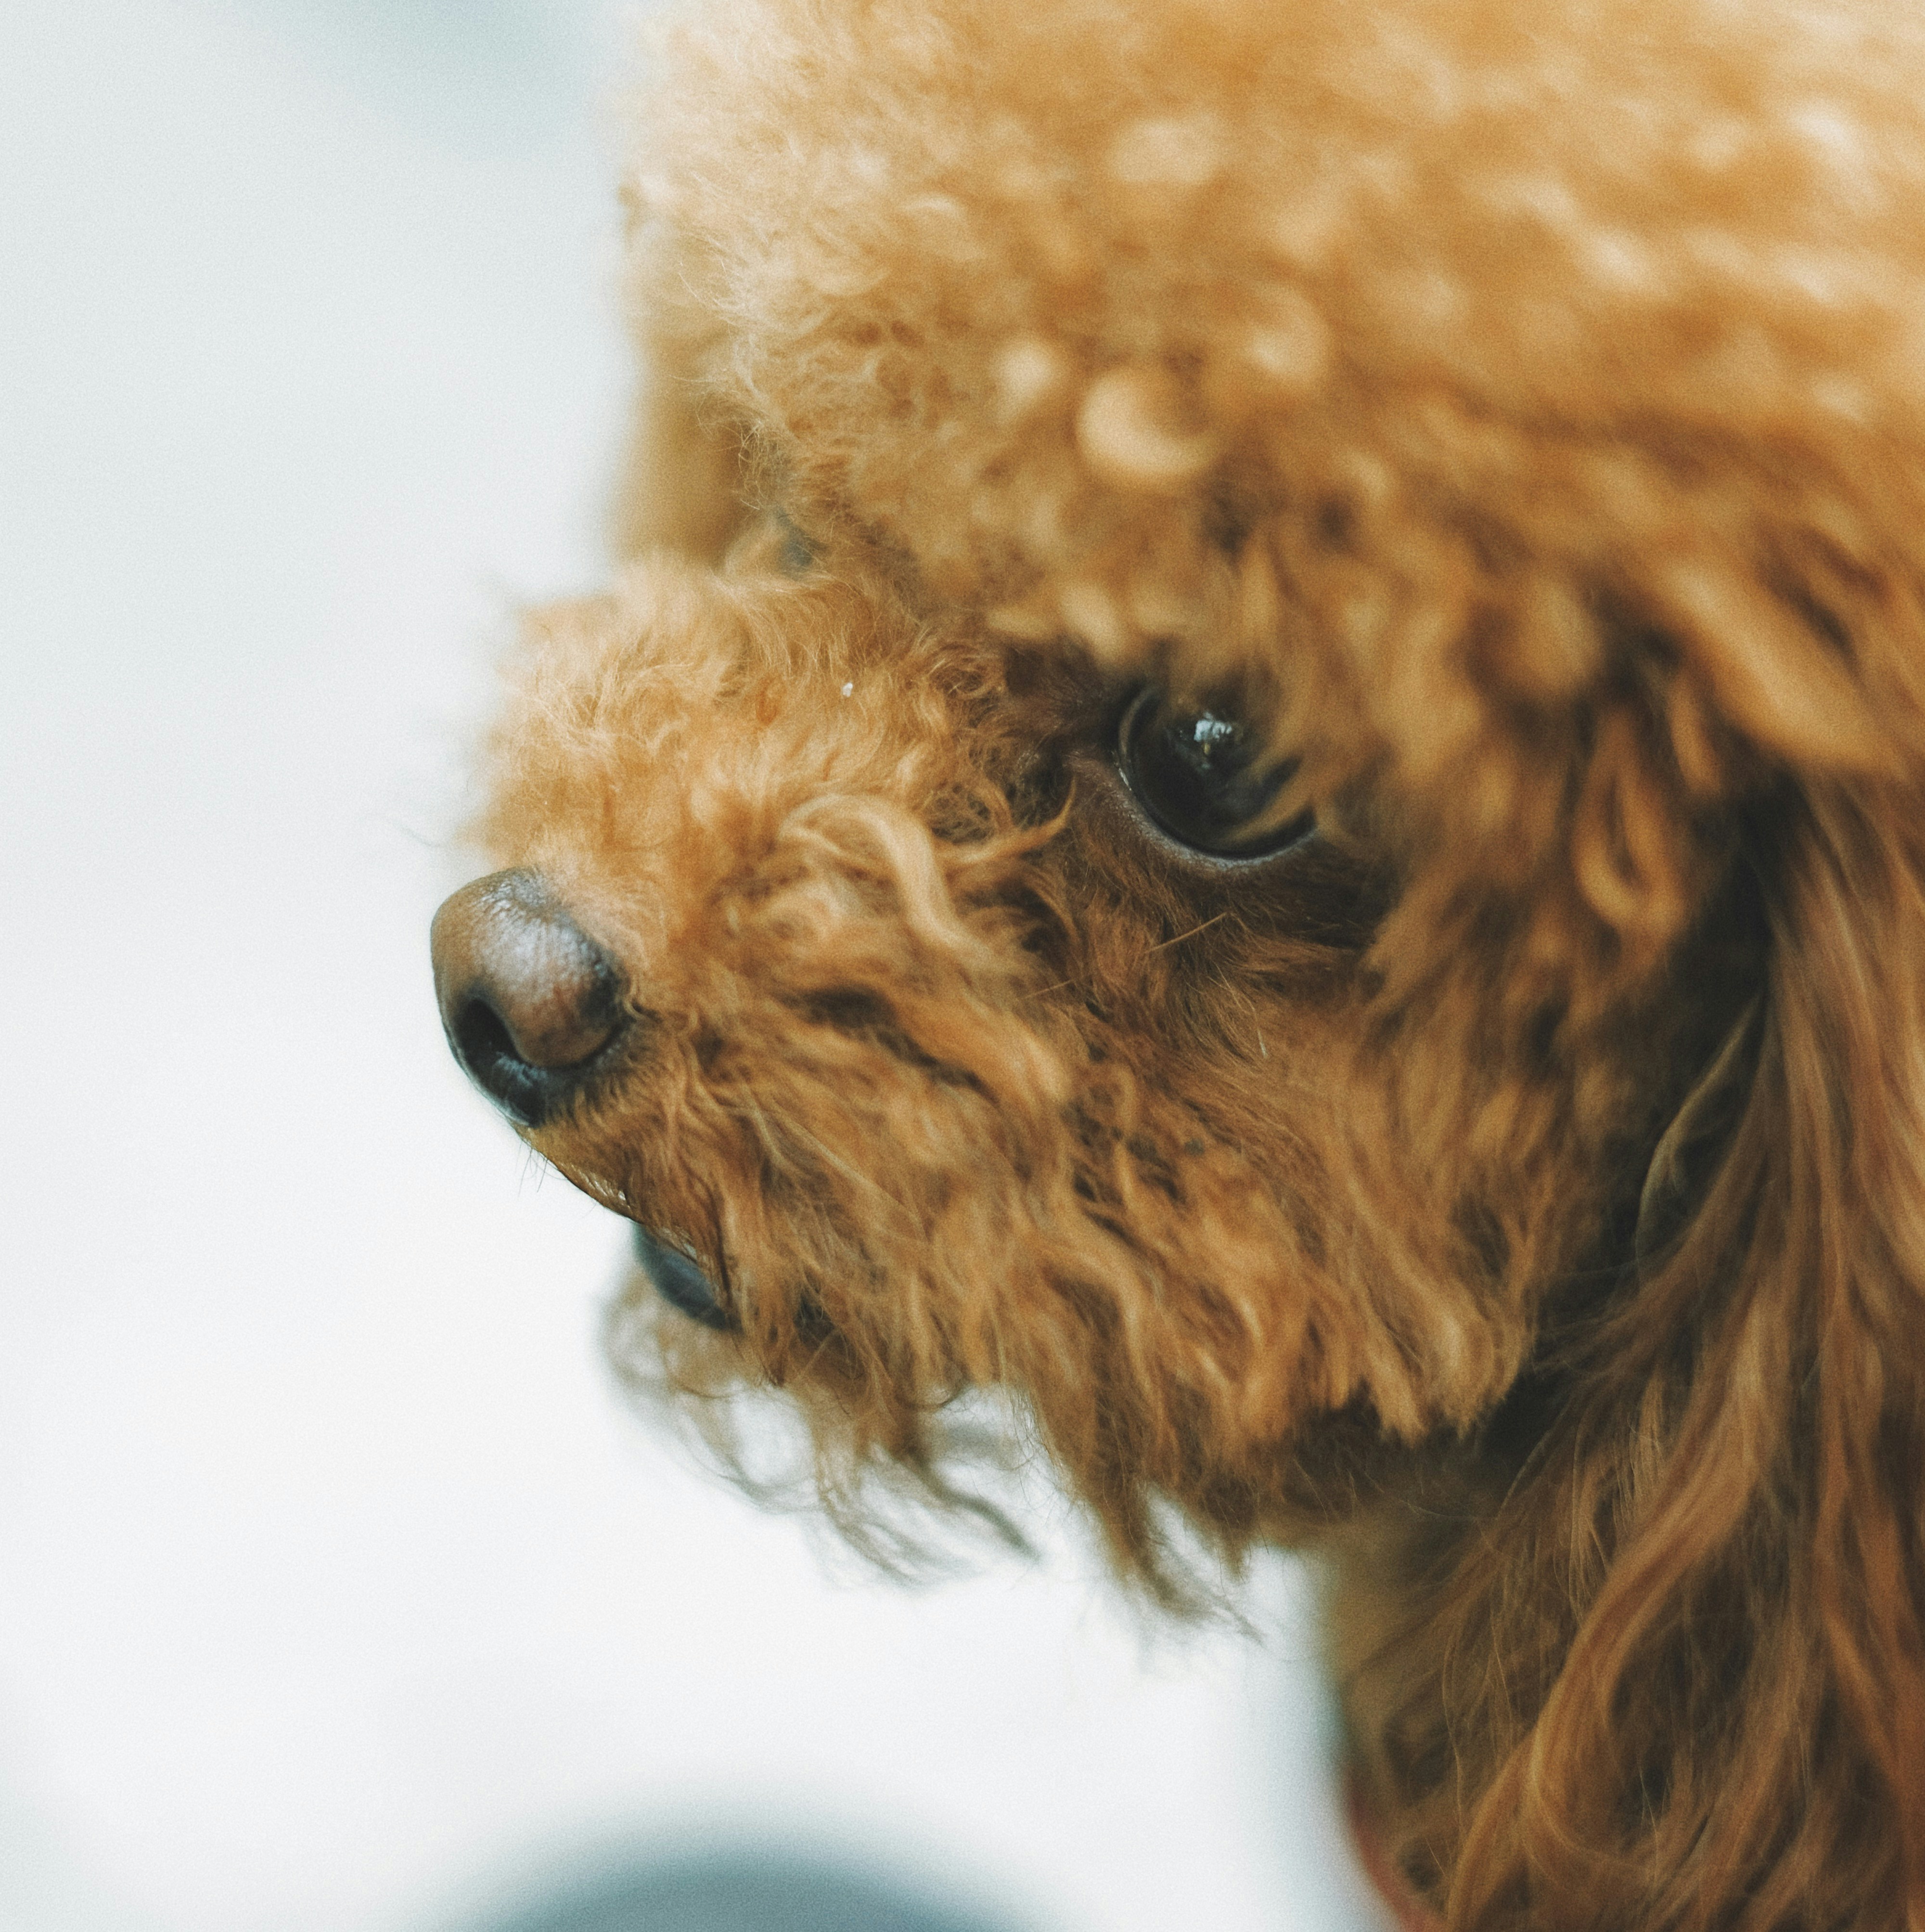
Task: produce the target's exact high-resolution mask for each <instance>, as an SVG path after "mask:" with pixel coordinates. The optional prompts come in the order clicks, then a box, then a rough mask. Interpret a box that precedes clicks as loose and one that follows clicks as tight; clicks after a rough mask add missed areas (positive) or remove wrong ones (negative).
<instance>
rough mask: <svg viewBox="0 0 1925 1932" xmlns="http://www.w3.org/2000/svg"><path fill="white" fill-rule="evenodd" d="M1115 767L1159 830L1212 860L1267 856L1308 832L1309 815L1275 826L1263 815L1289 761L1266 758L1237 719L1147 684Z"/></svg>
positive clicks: (1127, 723)
mask: <svg viewBox="0 0 1925 1932" xmlns="http://www.w3.org/2000/svg"><path fill="white" fill-rule="evenodd" d="M1296 769H1297V765H1296V761H1295V760H1294V759H1289V758H1283V759H1276V758H1272V757H1270V756H1268V755H1267V751H1266V750H1265V748H1264V745H1263V744H1262V742H1261V740H1260V739H1258V738H1257V737H1256V736H1255V735H1254V734H1253V733H1252V732H1251V730H1250V729H1249V727H1248V726H1247V725H1246V724H1243V723H1242V722H1241V721H1240V720H1239V719H1237V718H1234V717H1232V716H1230V715H1227V714H1226V713H1224V712H1215V711H1196V710H1187V709H1184V708H1183V706H1180V705H1178V704H1173V703H1171V702H1170V701H1169V700H1168V699H1166V698H1165V697H1164V695H1163V694H1162V692H1161V691H1159V690H1157V689H1156V687H1155V686H1154V685H1146V686H1145V687H1144V688H1143V689H1142V690H1141V691H1138V693H1137V694H1136V695H1135V697H1133V698H1132V700H1130V703H1129V706H1128V708H1127V709H1126V710H1125V711H1124V712H1123V721H1122V723H1121V724H1120V725H1119V726H1118V727H1117V770H1118V771H1120V772H1121V773H1122V774H1123V782H1124V784H1126V785H1128V786H1129V789H1130V790H1131V792H1132V793H1133V794H1134V795H1135V798H1136V799H1137V802H1138V803H1139V804H1140V805H1141V806H1142V807H1143V809H1144V811H1146V812H1147V814H1149V815H1150V817H1151V818H1152V819H1153V820H1154V821H1155V822H1156V824H1157V825H1158V826H1159V827H1160V828H1161V829H1162V830H1163V831H1165V832H1168V834H1169V835H1170V836H1171V838H1174V839H1175V840H1176V841H1177V843H1178V844H1181V845H1187V846H1189V847H1190V848H1191V849H1192V850H1193V851H1197V852H1205V853H1209V854H1210V856H1212V857H1213V858H1219V859H1267V858H1269V857H1270V856H1271V855H1272V854H1273V853H1278V852H1281V851H1282V850H1285V848H1286V847H1289V846H1292V845H1296V844H1301V843H1302V841H1303V840H1304V839H1306V838H1309V835H1310V834H1311V832H1312V831H1314V830H1315V828H1316V818H1315V814H1312V813H1310V812H1308V811H1301V812H1299V813H1298V814H1297V815H1296V817H1294V818H1289V819H1285V820H1282V821H1281V822H1278V821H1277V820H1276V818H1275V815H1274V814H1273V811H1271V807H1272V806H1273V805H1274V804H1275V802H1276V797H1277V794H1278V793H1279V792H1281V791H1282V789H1283V787H1285V785H1286V784H1288V783H1289V781H1290V778H1291V774H1292V773H1293V772H1295V770H1296Z"/></svg>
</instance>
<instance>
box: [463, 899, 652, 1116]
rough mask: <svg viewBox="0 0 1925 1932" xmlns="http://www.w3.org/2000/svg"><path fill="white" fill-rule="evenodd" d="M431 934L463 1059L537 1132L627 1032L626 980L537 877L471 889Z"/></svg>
mask: <svg viewBox="0 0 1925 1932" xmlns="http://www.w3.org/2000/svg"><path fill="white" fill-rule="evenodd" d="M432 938H433V952H434V977H435V990H436V995H437V996H438V997H439V1001H440V1005H441V1019H442V1026H443V1028H445V1031H446V1032H447V1034H448V1045H449V1046H450V1047H451V1049H453V1050H454V1057H455V1058H456V1059H457V1060H458V1061H460V1063H461V1064H462V1066H463V1067H464V1068H465V1069H466V1071H467V1073H468V1074H469V1077H470V1078H471V1079H472V1080H473V1081H474V1082H475V1084H476V1085H478V1087H480V1088H481V1089H482V1090H483V1091H484V1092H485V1093H486V1094H487V1095H488V1096H489V1097H490V1099H492V1100H493V1101H494V1102H495V1103H496V1105H497V1106H499V1107H500V1108H501V1109H502V1111H503V1112H505V1113H506V1114H507V1115H508V1116H509V1117H510V1118H511V1119H513V1120H514V1121H518V1122H519V1123H520V1124H521V1125H523V1126H524V1127H538V1126H539V1125H540V1124H541V1123H542V1122H543V1121H545V1120H547V1119H548V1118H550V1117H552V1116H553V1115H554V1114H555V1113H556V1112H559V1110H560V1109H561V1108H562V1107H563V1106H565V1105H567V1103H568V1102H569V1101H571V1100H574V1098H576V1097H577V1096H578V1095H579V1094H580V1092H581V1091H582V1090H583V1088H584V1087H585V1086H586V1084H587V1082H588V1080H589V1077H590V1076H591V1074H592V1072H593V1071H594V1070H595V1067H596V1066H597V1065H598V1064H600V1063H601V1061H602V1058H603V1056H604V1054H605V1053H606V1052H607V1049H609V1048H610V1046H612V1045H613V1043H615V1041H616V1040H617V1039H618V1038H619V1037H620V1036H621V1034H622V1033H623V1032H624V1031H625V1028H626V1027H627V1025H628V1014H627V1013H626V1012H625V1008H624V1005H623V998H622V993H623V989H622V977H621V974H620V973H619V971H618V970H617V968H616V966H615V964H614V962H613V961H612V960H611V959H610V958H609V956H608V955H607V953H605V952H604V951H603V950H602V949H601V947H599V946H598V945H597V944H595V941H593V940H592V939H590V938H589V937H588V935H586V933H585V932H583V931H582V929H580V926H577V924H576V923H575V922H574V919H573V918H572V917H571V916H570V914H569V913H568V910H567V909H566V908H565V907H563V906H562V904H560V902H559V901H558V900H557V899H556V897H555V895H554V894H553V891H552V889H550V886H549V885H548V883H547V880H544V879H543V878H542V877H541V874H539V873H537V872H532V871H508V872H496V873H495V874H492V875H491V876H490V877H487V878H485V879H478V880H475V882H474V883H473V884H472V885H469V886H463V888H462V889H461V890H460V892H456V893H455V894H454V895H453V896H452V897H451V898H449V899H448V901H447V902H446V904H444V905H443V906H442V908H441V910H439V912H437V913H436V914H435V916H434V926H433V935H432Z"/></svg>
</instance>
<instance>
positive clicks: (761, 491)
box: [435, 0, 1925, 1932]
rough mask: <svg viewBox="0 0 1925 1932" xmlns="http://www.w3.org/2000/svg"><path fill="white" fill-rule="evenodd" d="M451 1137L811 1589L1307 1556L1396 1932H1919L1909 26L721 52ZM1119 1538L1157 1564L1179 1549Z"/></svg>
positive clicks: (1851, 2)
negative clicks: (750, 1504)
mask: <svg viewBox="0 0 1925 1932" xmlns="http://www.w3.org/2000/svg"><path fill="white" fill-rule="evenodd" d="M661 71H662V74H663V75H664V77H663V78H662V79H661V80H659V81H658V83H655V85H654V86H652V89H651V90H650V91H649V93H648V95H647V96H646V101H645V104H644V105H643V107H642V108H641V110H640V111H638V113H637V116H636V132H635V135H634V143H633V156H634V158H633V161H632V165H631V169H630V172H629V174H628V178H627V180H626V184H625V195H626V197H627V203H628V211H629V245H628V260H629V261H630V263H631V284H630V287H631V304H632V308H633V312H634V319H635V326H636V330H637V335H638V338H639V340H640V345H641V350H642V362H643V368H644V371H645V376H644V386H643V391H642V393H641V395H640V400H639V401H638V403H637V409H636V414H635V424H636V427H635V428H634V447H633V451H632V454H631V459H630V460H629V462H628V466H627V472H626V479H627V480H626V481H625V484H624V487H623V493H622V502H621V508H620V513H619V550H620V551H621V553H622V559H623V562H622V568H621V570H620V572H619V575H617V576H616V578H615V579H614V580H613V586H612V587H611V588H610V589H609V590H608V591H607V592H606V594H604V595H597V596H592V597H589V598H584V599H580V600H577V601H571V602H568V603H564V604H558V605H556V606H554V607H550V608H547V609H545V610H539V611H537V612H536V613H534V614H533V615H532V616H531V617H530V618H529V622H528V624H527V627H526V640H525V642H524V643H523V645H522V646H520V649H518V650H517V653H516V654H515V655H514V658H513V660H512V661H511V664H510V666H509V672H508V683H509V695H508V700H507V702H506V704H505V709H504V712H503V714H502V720H501V722H500V724H499V727H498V729H497V730H496V733H495V735H494V736H493V739H491V741H490V749H489V751H488V754H487V804H486V805H485V808H484V811H483V812H482V814H481V817H480V820H479V822H478V828H477V835H478V838H479V840H480V841H481V844H482V846H483V847H484V848H485V850H486V851H487V853H488V854H489V855H490V861H491V862H492V864H493V865H494V866H495V867H496V868H498V869H496V871H493V872H492V873H490V874H489V875H488V876H487V877H484V878H482V879H481V880H478V881H477V882H476V883H474V884H472V885H471V886H468V887H466V888H465V889H463V891H462V892H459V893H457V895H455V896H454V898H452V899H451V900H450V901H448V904H447V905H446V906H445V907H443V909H442V911H441V913H439V915H438V916H437V919H436V932H435V954H436V977H437V981H438V984H439V991H440V998H441V1004H442V1014H443V1018H444V1021H445V1025H446V1028H447V1031H448V1036H449V1038H450V1040H451V1043H453V1046H454V1050H455V1052H456V1054H457V1056H458V1057H459V1058H460V1059H461V1061H462V1062H463V1064H464V1065H465V1066H466V1067H467V1069H468V1070H469V1072H470V1073H471V1074H472V1076H474V1078H475V1079H476V1080H477V1081H478V1082H479V1084H480V1085H481V1086H482V1087H483V1088H484V1089H485V1090H487V1092H488V1093H489V1094H490V1096H491V1097H493V1099H494V1100H496V1102H497V1103H499V1105H500V1106H502V1108H503V1109H505V1111H506V1112H508V1114H509V1115H511V1117H512V1118H514V1120H515V1121H517V1123H518V1124H519V1125H520V1127H521V1129H522V1131H523V1133H524V1135H525V1136H526V1139H527V1141H528V1142H529V1145H531V1146H532V1148H535V1149H537V1150H538V1151H539V1152H540V1153H541V1154H542V1155H543V1156H544V1157H546V1158H547V1160H550V1162H552V1163H553V1164H554V1165H555V1166H556V1167H557V1168H558V1169H560V1171H561V1172H562V1173H563V1174H565V1175H567V1176H568V1178H570V1179H571V1181H574V1183H576V1184H577V1185H578V1186H580V1187H582V1188H583V1189H585V1190H587V1192H588V1193H590V1194H591V1195H592V1196H594V1197H595V1198H596V1199H598V1200H600V1201H602V1202H605V1203H607V1205H609V1206H610V1208H613V1209H614V1210H615V1211H616V1212H617V1213H618V1214H622V1215H623V1216H625V1217H628V1219H629V1220H631V1221H632V1222H633V1223H634V1224H635V1228H636V1235H635V1240H636V1243H637V1269H636V1273H635V1277H634V1284H633V1287H632V1292H631V1293H629V1294H628V1295H627V1296H626V1297H625V1299H624V1301H623V1302H622V1305H621V1310H620V1314H619V1319H618V1322H617V1325H616V1346H617V1349H618V1353H619V1356H620V1358H621V1359H622V1361H623V1362H624V1363H625V1364H626V1365H627V1366H628V1368H629V1369H630V1370H631V1372H633V1373H643V1372H644V1369H645V1367H646V1365H648V1364H652V1365H653V1367H652V1370H649V1371H648V1372H649V1373H655V1375H657V1376H658V1377H659V1378H661V1379H664V1380H666V1381H667V1382H669V1383H670V1384H672V1385H675V1386H676V1387H678V1388H682V1389H683V1390H685V1391H693V1392H694V1394H696V1395H697V1397H700V1395H702V1394H716V1393H718V1392H721V1391H727V1390H729V1389H731V1388H750V1387H770V1386H772V1387H773V1388H777V1389H779V1390H780V1391H783V1392H784V1396H785V1397H786V1398H787V1400H789V1401H790V1402H792V1403H793V1404H795V1405H796V1407H797V1409H798V1410H799V1412H800V1413H801V1414H802V1415H803V1416H804V1417H805V1418H806V1420H807V1421H808V1425H809V1427H810V1430H811V1433H812V1439H813V1442H814V1445H815V1453H816V1455H817V1459H818V1463H819V1468H820V1478H821V1481H822V1483H823V1487H824V1490H825V1492H826V1493H827V1494H828V1495H829V1498H830V1499H831V1501H832V1503H833V1504H834V1505H835V1507H836V1508H838V1511H840V1512H841V1514H843V1515H844V1517H847V1518H850V1519H853V1520H854V1521H855V1522H856V1523H857V1524H858V1525H860V1524H861V1523H862V1522H863V1521H865V1520H870V1519H871V1517H873V1520H877V1521H880V1520H881V1519H882V1517H883V1514H885V1513H886V1507H888V1506H892V1505H890V1504H889V1498H890V1496H891V1494H892V1492H893V1493H897V1494H899V1493H901V1492H902V1491H903V1490H904V1489H905V1488H907V1489H908V1490H913V1491H917V1492H919V1493H921V1494H922V1496H924V1497H925V1499H926V1500H927V1501H928V1504H929V1505H930V1506H931V1508H932V1509H934V1510H936V1511H942V1510H943V1509H945V1508H952V1509H953V1508H966V1507H967V1482H966V1481H965V1480H964V1475H963V1472H962V1471H961V1470H960V1469H958V1466H957V1460H956V1457H957V1455H958V1451H957V1450H956V1448H955V1444H954V1442H953V1441H952V1434H953V1433H954V1432H949V1431H948V1430H947V1419H948V1418H950V1417H952V1415H955V1413H957V1412H958V1407H959V1406H961V1407H963V1408H966V1407H967V1404H960V1405H959V1402H958V1399H959V1398H961V1397H964V1396H965V1395H966V1394H967V1393H968V1392H969V1391H995V1392H1000V1394H1002V1395H1003V1397H1006V1398H1008V1399H1009V1400H1012V1401H1013V1402H1014V1403H1017V1404H1018V1405H1019V1406H1020V1407H1021V1412H1023V1413H1024V1415H1026V1416H1027V1418H1029V1423H1028V1426H1029V1427H1030V1428H1032V1429H1033V1432H1034V1435H1035V1437H1036V1440H1037V1441H1038V1442H1040V1443H1041V1444H1042V1445H1044V1446H1045V1448H1046V1449H1047V1451H1048V1454H1049V1456H1050V1457H1051V1459H1052V1460H1053V1461H1054V1464H1055V1466H1057V1469H1059V1470H1060V1472H1061V1473H1062V1475H1063V1479H1064V1480H1065V1481H1066V1483H1067V1484H1068V1485H1069V1487H1070V1488H1071V1490H1072V1491H1073V1492H1074V1493H1075V1495H1076V1496H1077V1497H1078V1498H1079V1499H1081V1503H1082V1504H1083V1505H1084V1506H1085V1508H1087V1511H1088V1512H1089V1514H1090V1517H1091V1518H1092V1520H1093V1521H1094V1522H1096V1523H1098V1524H1099V1525H1100V1526H1101V1529H1102V1532H1103V1534H1104V1535H1105V1538H1106V1539H1107V1544H1108V1548H1109V1549H1110V1550H1111V1552H1112V1553H1113V1554H1114V1559H1115V1563H1116V1565H1117V1568H1118V1569H1119V1571H1121V1572H1122V1573H1123V1574H1124V1575H1125V1576H1126V1577H1130V1578H1133V1579H1135V1580H1138V1581H1139V1582H1141V1583H1144V1584H1146V1585H1147V1586H1148V1587H1149V1588H1150V1589H1152V1590H1153V1592H1157V1593H1159V1595H1162V1597H1164V1598H1166V1599H1168V1600H1169V1601H1172V1602H1177V1601H1180V1600H1182V1599H1183V1598H1184V1596H1185V1595H1186V1590H1188V1589H1189V1588H1190V1587H1191V1586H1192V1583H1193V1582H1194V1574H1193V1571H1192V1559H1190V1558H1189V1557H1186V1556H1185V1555H1184V1553H1183V1552H1184V1550H1185V1549H1186V1547H1198V1548H1201V1549H1203V1550H1206V1551H1208V1552H1212V1553H1214V1555H1215V1556H1216V1557H1218V1558H1221V1559H1228V1561H1230V1562H1231V1563H1232V1564H1233V1565H1234V1562H1235V1561H1236V1559H1237V1558H1238V1557H1239V1556H1240V1555H1242V1554H1243V1553H1246V1552H1248V1551H1249V1550H1252V1549H1253V1548H1255V1547H1260V1546H1268V1545H1288V1546H1292V1547H1300V1548H1305V1549H1309V1550H1314V1551H1315V1552H1317V1553H1318V1554H1319V1556H1320V1557H1321V1559H1322V1561H1323V1562H1324V1565H1325V1566H1326V1568H1327V1572H1328V1574H1329V1576H1330V1579H1331V1582H1330V1610H1329V1616H1328V1628H1329V1631H1330V1637H1329V1646H1330V1661H1331V1667H1332V1670H1333V1673H1334V1677H1335V1681H1336V1686H1337V1691H1338V1694H1339V1699H1340V1701H1341V1705H1342V1711H1343V1714H1344V1721H1345V1727H1346V1740H1347V1749H1348V1754H1349V1763H1350V1766H1351V1770H1350V1775H1351V1779H1352V1781H1353V1783H1354V1790H1355V1793H1356V1802H1357V1811H1358V1814H1359V1816H1360V1817H1361V1818H1362V1819H1363V1820H1364V1821H1365V1826H1364V1829H1365V1832H1366V1837H1367V1838H1368V1839H1369V1842H1370V1843H1371V1845H1372V1848H1373V1858H1374V1862H1375V1865H1376V1867H1377V1868H1378V1870H1379V1871H1380V1873H1381V1874H1383V1875H1384V1882H1385V1883H1386V1885H1387V1887H1388V1888H1390V1890H1391V1891H1393V1895H1394V1896H1395V1897H1396V1900H1397V1903H1398V1906H1399V1910H1400V1912H1402V1913H1403V1915H1404V1917H1405V1922H1407V1923H1409V1924H1447V1925H1448V1926H1450V1927H1453V1928H1464V1932H1469V1928H1477V1932H1523V1928H1526V1927H1528V1928H1531V1932H1549V1928H1555V1929H1556V1932H1660V1928H1662V1932H1685V1928H1691V1932H1723V1928H1731V1932H1738V1928H1744V1932H1790V1928H1794V1927H1795V1928H1800V1932H1819V1929H1820V1928H1825V1932H1847V1928H1849V1932H1901V1929H1902V1928H1909V1932H1921V1927H1925V791H1921V778H1925V213H1922V212H1921V210H1925V14H1921V13H1919V12H1918V10H1916V9H1912V8H1906V7H1901V6H1900V5H1897V4H1896V0H1744V4H1742V5H1737V4H1732V3H1731V0H1293V4H1291V5H1288V6H1285V5H1279V4H1277V0H1045V4H1042V5H1036V4H1033V0H1031V4H1021V5H1019V4H1018V0H724V3H723V4H719V5H715V6H712V7H707V8H706V9H704V10H703V13H702V16H701V17H700V20H699V21H696V22H691V23H690V24H688V26H685V27H684V28H681V29H680V30H679V31H678V32H677V33H676V34H675V35H674V36H673V40H672V43H671V46H670V52H669V54H668V56H667V58H666V60H665V62H664V65H663V67H662V70H661ZM1186 1539H1188V1542H1187V1543H1186Z"/></svg>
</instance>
